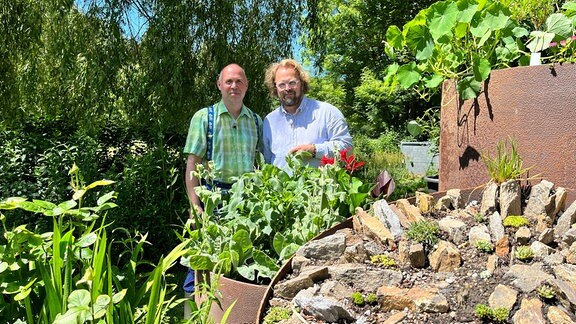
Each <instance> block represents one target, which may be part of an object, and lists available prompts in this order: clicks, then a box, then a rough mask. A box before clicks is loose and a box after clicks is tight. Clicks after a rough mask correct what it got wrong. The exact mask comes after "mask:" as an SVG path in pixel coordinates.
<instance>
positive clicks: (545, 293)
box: [536, 285, 556, 300]
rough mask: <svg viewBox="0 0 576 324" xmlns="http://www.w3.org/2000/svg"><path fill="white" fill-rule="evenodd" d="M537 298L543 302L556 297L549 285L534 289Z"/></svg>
mask: <svg viewBox="0 0 576 324" xmlns="http://www.w3.org/2000/svg"><path fill="white" fill-rule="evenodd" d="M536 291H537V292H538V296H540V298H542V299H544V300H552V299H554V297H556V291H555V290H554V288H552V287H551V286H549V285H543V286H540V287H538V288H537V289H536Z"/></svg>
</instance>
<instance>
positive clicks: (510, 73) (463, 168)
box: [439, 64, 576, 201]
mask: <svg viewBox="0 0 576 324" xmlns="http://www.w3.org/2000/svg"><path fill="white" fill-rule="evenodd" d="M484 90H485V91H483V92H482V93H481V94H480V96H479V97H478V100H466V101H464V102H459V100H458V98H457V97H456V91H455V84H454V82H451V81H447V82H445V83H444V84H443V89H442V108H441V135H440V170H439V176H440V190H448V189H451V188H469V187H474V186H478V185H482V184H485V183H486V182H488V180H489V176H488V172H487V171H486V167H485V166H484V163H483V162H482V158H481V157H480V155H481V154H483V153H488V154H490V156H494V155H495V152H496V145H497V144H498V142H499V141H500V140H503V139H506V138H507V137H508V136H511V137H513V138H515V139H516V141H517V143H518V152H519V154H520V156H521V157H522V159H523V161H524V166H525V167H528V166H533V168H532V170H531V171H530V175H536V174H540V176H541V177H542V178H544V179H546V180H548V181H551V182H553V183H554V184H555V185H556V186H562V187H565V188H568V189H575V188H576V131H575V129H576V109H575V108H576V64H564V65H555V67H554V68H553V69H551V68H550V67H549V66H548V65H540V66H527V67H515V68H510V69H503V70H496V71H492V73H491V76H490V80H489V82H488V83H487V86H485V87H484ZM533 184H534V182H533ZM571 191H572V192H573V191H574V190H571ZM573 200H574V197H573V196H572V197H569V201H573Z"/></svg>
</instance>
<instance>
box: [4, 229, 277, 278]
mask: <svg viewBox="0 0 576 324" xmlns="http://www.w3.org/2000/svg"><path fill="white" fill-rule="evenodd" d="M285 245H286V237H284V235H282V233H276V234H275V235H274V238H273V240H272V247H273V248H274V251H276V253H277V254H278V255H280V252H282V249H283V248H284V246H285ZM0 272H1V271H0Z"/></svg>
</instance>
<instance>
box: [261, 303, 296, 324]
mask: <svg viewBox="0 0 576 324" xmlns="http://www.w3.org/2000/svg"><path fill="white" fill-rule="evenodd" d="M290 316H292V310H291V309H289V308H286V307H280V306H273V307H270V309H269V310H268V313H267V314H266V316H264V324H273V323H278V322H280V321H282V320H287V319H289V318H290Z"/></svg>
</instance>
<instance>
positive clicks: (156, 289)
mask: <svg viewBox="0 0 576 324" xmlns="http://www.w3.org/2000/svg"><path fill="white" fill-rule="evenodd" d="M69 174H70V176H71V179H72V180H71V183H70V184H71V187H72V189H73V190H74V193H73V196H72V199H70V200H67V201H64V202H62V203H60V204H58V205H56V204H53V203H51V202H48V201H43V200H31V201H30V200H28V199H25V198H20V197H10V198H7V199H5V200H3V201H1V202H0V210H3V211H5V213H6V214H4V213H0V220H1V221H2V225H3V229H4V239H5V244H3V245H0V251H2V253H0V264H1V266H0V282H3V283H4V284H3V285H2V286H1V287H0V291H1V292H2V294H3V296H4V298H2V299H0V310H1V312H0V314H1V317H2V319H3V320H5V321H9V322H14V321H16V320H17V319H25V320H26V321H27V322H28V323H39V322H46V323H70V322H79V323H84V322H87V321H97V320H99V321H105V322H108V323H115V322H146V323H159V322H160V320H161V319H162V318H164V317H166V315H167V311H168V310H169V309H170V308H172V307H174V306H175V305H178V304H179V303H181V302H182V301H183V300H177V299H176V298H175V297H174V296H170V293H171V292H173V291H174V289H175V288H176V286H175V285H170V284H167V282H166V279H167V277H169V275H168V273H167V271H168V270H169V269H170V268H171V267H172V266H173V265H174V264H175V263H176V261H177V260H178V259H179V258H180V257H181V256H182V255H183V254H184V253H185V252H186V250H185V246H186V245H187V242H186V241H185V242H182V243H181V244H180V245H178V246H177V247H175V248H174V249H173V250H172V251H171V252H170V253H168V254H167V255H166V256H165V257H161V258H160V260H159V262H158V264H153V263H151V262H148V261H144V260H141V259H140V258H141V255H142V252H143V247H144V244H146V243H147V242H146V235H144V236H140V238H139V239H133V238H131V237H128V238H127V239H125V240H124V241H122V242H121V244H124V246H125V247H129V248H127V249H126V250H124V251H123V252H124V253H122V254H121V258H120V260H113V259H112V257H111V253H110V250H111V247H112V244H114V243H115V242H114V241H111V240H109V239H108V233H107V227H108V226H109V225H107V224H106V222H105V219H106V218H105V213H106V211H108V210H110V209H111V208H115V207H117V206H116V204H115V203H114V202H113V200H114V199H115V197H116V193H115V192H113V191H111V192H108V193H104V194H101V195H100V196H99V198H98V199H96V205H95V206H93V207H88V206H84V205H83V201H84V198H85V197H86V195H87V193H88V192H89V191H91V190H93V189H95V188H101V187H105V186H108V185H110V184H112V183H113V182H112V181H109V180H100V181H96V182H93V183H91V184H89V185H84V184H82V183H81V181H80V179H81V177H80V175H79V170H78V168H77V167H76V166H74V167H73V168H72V169H71V170H70V171H69ZM18 209H19V210H24V211H27V212H31V213H35V214H40V215H43V216H44V217H49V218H52V224H53V228H52V231H50V232H42V233H36V232H34V231H32V230H29V229H28V228H27V225H26V224H22V225H19V226H17V227H16V228H14V229H12V230H10V229H8V228H7V227H6V218H7V217H10V214H11V212H12V211H14V210H18ZM97 223H100V225H99V226H98V225H97ZM118 230H122V229H118Z"/></svg>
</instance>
